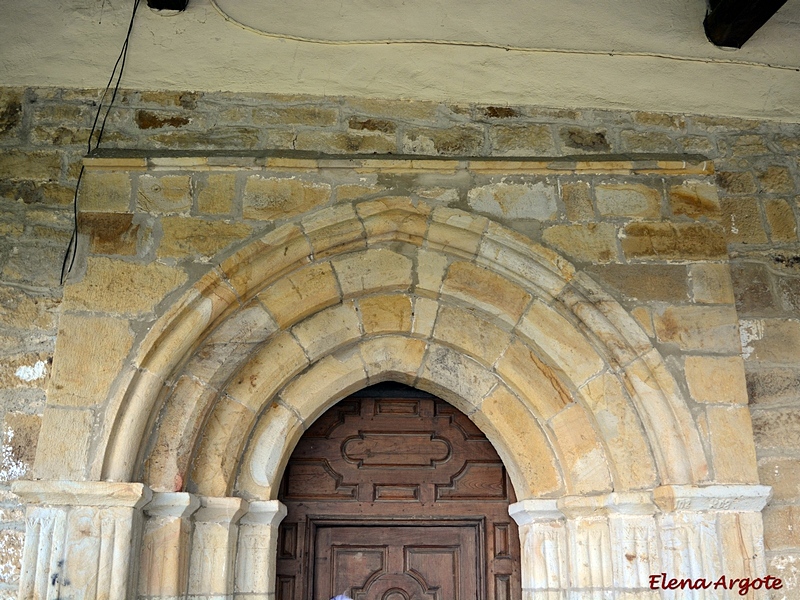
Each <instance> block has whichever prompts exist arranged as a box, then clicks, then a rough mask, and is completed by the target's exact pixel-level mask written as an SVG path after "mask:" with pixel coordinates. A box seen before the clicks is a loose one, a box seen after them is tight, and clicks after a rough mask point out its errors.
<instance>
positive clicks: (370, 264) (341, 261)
mask: <svg viewBox="0 0 800 600" xmlns="http://www.w3.org/2000/svg"><path fill="white" fill-rule="evenodd" d="M332 263H333V269H334V271H335V273H336V278H337V279H338V281H339V286H340V288H341V290H342V294H343V296H344V297H345V298H348V297H352V296H355V295H358V294H360V293H362V292H365V291H373V292H377V291H389V290H398V291H399V290H408V289H410V288H411V285H412V283H413V281H412V277H411V269H412V263H411V260H410V259H408V258H407V257H405V256H403V255H402V254H397V253H395V252H392V251H391V250H386V249H383V248H378V249H370V250H366V251H365V252H360V253H358V254H353V255H346V256H343V257H339V258H336V259H334V260H333V261H332Z"/></svg>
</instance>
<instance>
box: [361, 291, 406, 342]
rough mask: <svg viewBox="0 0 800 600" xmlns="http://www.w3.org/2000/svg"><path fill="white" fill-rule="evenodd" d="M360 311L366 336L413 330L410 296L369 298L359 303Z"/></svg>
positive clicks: (362, 299)
mask: <svg viewBox="0 0 800 600" xmlns="http://www.w3.org/2000/svg"><path fill="white" fill-rule="evenodd" d="M358 311H359V313H360V314H361V323H362V325H363V327H364V333H365V334H379V333H391V332H401V331H403V332H407V331H410V329H411V316H412V301H411V297H410V296H405V295H378V296H367V297H365V298H361V299H360V300H359V301H358Z"/></svg>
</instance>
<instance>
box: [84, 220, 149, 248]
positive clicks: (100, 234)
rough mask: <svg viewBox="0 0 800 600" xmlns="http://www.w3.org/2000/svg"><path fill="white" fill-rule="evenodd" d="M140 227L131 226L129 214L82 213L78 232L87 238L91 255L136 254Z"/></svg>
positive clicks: (131, 221) (137, 225)
mask: <svg viewBox="0 0 800 600" xmlns="http://www.w3.org/2000/svg"><path fill="white" fill-rule="evenodd" d="M139 229H140V226H139V224H138V223H137V224H136V225H134V224H133V215H132V214H131V213H113V212H82V213H80V214H79V215H78V231H80V232H81V233H83V234H85V235H87V236H88V237H89V251H90V252H91V253H92V254H115V255H118V256H132V255H135V254H136V250H137V245H138V238H139Z"/></svg>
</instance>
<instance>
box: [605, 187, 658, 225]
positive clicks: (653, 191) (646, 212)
mask: <svg viewBox="0 0 800 600" xmlns="http://www.w3.org/2000/svg"><path fill="white" fill-rule="evenodd" d="M594 195H595V200H596V201H597V210H598V211H599V213H600V214H601V215H603V216H607V217H658V216H659V215H660V214H661V190H660V189H659V188H654V187H650V186H648V185H644V184H641V183H603V184H599V185H596V186H595V188H594Z"/></svg>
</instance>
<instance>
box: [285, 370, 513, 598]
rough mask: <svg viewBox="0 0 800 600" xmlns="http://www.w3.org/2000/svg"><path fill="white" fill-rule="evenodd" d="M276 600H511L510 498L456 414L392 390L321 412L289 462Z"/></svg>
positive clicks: (502, 478) (371, 391)
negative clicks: (338, 599)
mask: <svg viewBox="0 0 800 600" xmlns="http://www.w3.org/2000/svg"><path fill="white" fill-rule="evenodd" d="M278 497H279V500H281V501H282V502H283V503H284V505H285V506H286V507H287V516H286V518H285V519H284V521H283V522H282V523H281V526H280V534H279V537H278V565H277V578H276V599H277V600H301V599H303V598H331V597H333V596H336V595H338V594H345V595H347V596H349V597H351V598H353V599H354V600H362V599H368V598H376V599H382V598H389V597H395V596H392V594H395V595H396V597H397V598H411V599H414V600H424V599H426V598H450V599H452V600H464V599H469V600H475V599H479V600H484V599H485V600H498V599H502V600H520V597H521V596H520V592H521V589H520V578H519V534H518V533H517V527H516V523H514V521H513V520H512V519H511V517H510V516H509V514H508V507H509V504H511V503H513V502H514V501H515V500H516V498H515V496H514V490H513V487H512V485H511V482H510V480H509V479H508V476H507V474H506V472H505V469H504V468H503V463H502V462H501V460H500V457H498V456H497V453H496V452H495V451H494V448H493V447H492V445H491V444H490V443H489V441H488V440H487V439H486V437H485V436H484V435H483V433H482V432H481V431H480V429H478V428H477V427H476V426H475V425H474V424H473V423H472V422H471V421H470V420H469V419H468V418H467V417H466V415H464V414H463V413H461V412H459V411H458V410H456V409H455V408H453V407H452V406H450V405H448V404H447V403H445V402H443V401H442V400H439V399H437V398H436V397H434V396H431V395H430V394H426V393H424V392H419V391H418V390H414V389H412V388H408V387H406V386H402V385H397V384H388V385H378V386H372V387H369V388H365V389H364V390H361V391H360V392H357V393H355V394H353V395H351V396H349V397H348V398H346V399H344V400H342V401H340V402H339V403H338V404H336V405H335V406H333V407H332V408H330V409H328V410H327V411H326V412H325V413H324V414H323V415H322V416H321V417H320V418H319V419H317V421H315V422H314V424H313V425H312V426H311V427H310V428H309V429H308V430H307V431H306V432H305V434H304V435H303V437H302V438H301V439H300V442H299V443H298V445H297V447H296V448H295V450H294V452H293V453H292V457H291V458H290V459H289V463H288V465H287V468H286V472H285V473H284V476H283V479H282V482H281V489H280V492H279V496H278Z"/></svg>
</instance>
